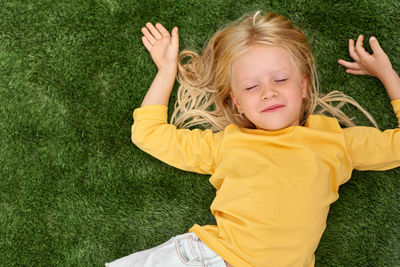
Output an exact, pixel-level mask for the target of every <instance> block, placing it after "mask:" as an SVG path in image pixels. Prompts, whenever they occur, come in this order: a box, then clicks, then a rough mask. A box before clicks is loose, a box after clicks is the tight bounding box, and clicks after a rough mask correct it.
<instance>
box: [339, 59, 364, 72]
mask: <svg viewBox="0 0 400 267" xmlns="http://www.w3.org/2000/svg"><path fill="white" fill-rule="evenodd" d="M338 63H339V64H340V65H342V66H344V67H346V68H348V69H353V70H360V66H359V65H358V63H357V62H349V61H346V60H343V59H339V60H338Z"/></svg>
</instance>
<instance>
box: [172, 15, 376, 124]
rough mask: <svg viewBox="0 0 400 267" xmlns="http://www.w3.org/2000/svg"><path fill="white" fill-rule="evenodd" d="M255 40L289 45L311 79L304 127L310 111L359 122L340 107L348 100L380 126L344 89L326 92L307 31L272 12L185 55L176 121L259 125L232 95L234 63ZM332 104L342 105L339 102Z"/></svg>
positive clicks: (230, 27)
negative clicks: (242, 111) (320, 83)
mask: <svg viewBox="0 0 400 267" xmlns="http://www.w3.org/2000/svg"><path fill="white" fill-rule="evenodd" d="M255 43H260V44H266V45H277V46H281V47H283V48H285V49H287V50H288V51H289V52H290V54H291V55H292V58H293V59H294V61H295V62H296V64H297V66H298V67H299V70H300V72H301V73H302V75H305V76H306V77H307V79H308V87H307V95H308V97H307V98H306V99H305V100H304V101H303V106H302V110H301V114H300V125H304V122H305V120H306V118H307V117H308V115H310V114H321V115H326V114H328V115H329V114H330V115H331V116H333V117H335V118H337V119H338V121H339V122H340V123H342V124H343V125H345V126H355V124H354V123H353V121H352V119H350V118H349V117H348V116H347V115H346V114H344V113H343V112H342V111H341V110H340V108H341V107H342V106H343V105H344V104H345V103H350V104H352V105H354V106H356V107H357V108H358V109H360V110H361V111H362V112H363V113H364V114H365V115H366V116H367V117H368V119H369V120H370V121H371V122H372V123H373V124H374V125H375V127H377V128H378V126H377V124H376V122H375V120H374V119H373V117H372V116H371V115H370V114H369V113H368V112H367V111H366V110H364V109H363V108H362V107H361V106H360V105H359V104H358V103H357V102H356V101H355V100H354V99H353V98H351V97H349V96H347V95H345V94H343V93H342V92H340V91H332V92H330V93H328V94H327V95H322V94H320V93H319V86H318V77H317V71H316V63H315V60H314V57H313V55H312V52H311V47H310V45H309V43H308V41H307V39H306V36H305V34H304V33H303V32H302V31H301V30H300V29H299V28H298V27H296V26H294V25H293V24H292V22H291V21H290V20H288V19H287V18H286V17H284V16H282V15H277V14H274V13H272V12H268V13H267V14H265V15H263V14H261V12H260V11H257V12H256V13H255V14H250V15H245V16H243V17H241V18H240V19H238V20H236V21H233V22H232V23H230V24H227V25H226V26H225V27H223V28H222V29H220V30H219V31H217V32H216V33H215V34H214V36H212V38H211V39H210V40H209V42H208V44H207V45H206V46H205V48H204V49H203V53H202V55H201V56H200V55H199V54H197V53H196V52H193V51H189V50H184V51H182V52H181V53H180V54H179V64H178V82H179V83H180V87H179V89H178V93H177V101H176V103H175V110H174V112H173V114H172V117H171V122H172V123H173V124H175V125H176V126H177V127H179V128H189V127H192V126H195V125H197V126H199V125H201V126H205V127H206V128H210V129H211V130H213V131H221V130H223V129H224V128H225V127H226V126H228V125H229V124H231V123H234V124H236V125H238V126H239V127H247V128H255V126H254V125H253V123H251V122H250V121H249V120H248V119H247V118H246V117H243V116H242V115H241V114H240V113H239V111H238V110H237V108H236V107H235V104H234V102H233V100H232V98H231V96H230V91H231V90H232V89H231V66H232V62H233V61H234V59H235V58H237V57H238V56H239V55H241V54H242V53H244V52H245V51H247V50H248V49H249V48H250V47H251V46H252V45H254V44H255ZM184 61H186V63H183V62H184ZM332 102H339V104H337V105H336V106H334V105H332V104H333V103H332Z"/></svg>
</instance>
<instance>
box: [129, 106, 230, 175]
mask: <svg viewBox="0 0 400 267" xmlns="http://www.w3.org/2000/svg"><path fill="white" fill-rule="evenodd" d="M167 109H168V108H167V106H164V105H148V106H144V107H141V108H137V109H135V111H134V112H133V119H134V124H133V125H132V142H133V143H134V144H135V145H136V146H138V147H139V148H140V149H142V150H143V151H145V152H147V153H149V154H150V155H152V156H154V157H155V158H157V159H159V160H161V161H163V162H165V163H167V164H169V165H171V166H174V167H176V168H179V169H182V170H186V171H192V172H198V173H203V174H212V173H213V172H214V169H215V165H216V164H215V163H216V160H217V155H218V153H219V148H220V145H221V140H222V137H223V132H218V133H214V132H213V131H211V130H200V129H194V130H189V129H177V128H176V126H175V125H173V124H168V123H167V117H168V114H167Z"/></svg>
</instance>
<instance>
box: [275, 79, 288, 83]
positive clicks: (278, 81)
mask: <svg viewBox="0 0 400 267" xmlns="http://www.w3.org/2000/svg"><path fill="white" fill-rule="evenodd" d="M284 81H287V79H280V80H275V82H277V83H281V82H284Z"/></svg>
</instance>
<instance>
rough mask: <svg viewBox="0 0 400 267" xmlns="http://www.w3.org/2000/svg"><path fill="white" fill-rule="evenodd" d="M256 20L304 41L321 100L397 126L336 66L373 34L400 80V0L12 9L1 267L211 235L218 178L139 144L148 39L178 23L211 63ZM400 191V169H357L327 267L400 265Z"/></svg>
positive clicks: (105, 255) (1, 5)
mask: <svg viewBox="0 0 400 267" xmlns="http://www.w3.org/2000/svg"><path fill="white" fill-rule="evenodd" d="M259 9H260V10H265V11H268V10H271V11H274V12H277V13H281V14H283V15H285V16H287V17H288V18H290V19H291V20H293V21H294V23H295V24H296V25H298V26H300V27H301V28H302V29H303V30H304V31H305V33H306V35H307V37H308V39H309V41H310V44H311V46H312V49H313V52H314V55H315V57H316V60H317V64H318V72H319V75H320V84H321V91H322V92H325V93H327V92H329V91H331V90H341V91H342V92H344V93H346V94H348V95H350V96H352V97H353V98H355V99H356V100H357V101H358V102H359V103H360V104H361V105H362V106H363V107H364V108H366V109H367V110H368V111H369V112H370V113H371V114H372V115H373V116H374V118H375V119H376V120H377V122H378V124H379V126H380V128H381V129H382V130H384V129H388V128H395V127H397V120H396V118H395V116H394V113H393V111H392V108H391V105H390V100H389V97H388V96H387V94H386V91H385V89H384V87H383V85H382V84H381V83H380V82H379V81H378V80H377V79H375V78H372V77H363V76H352V75H349V74H346V73H345V72H344V69H343V68H342V67H340V66H339V65H338V63H337V59H338V58H344V59H347V60H350V58H349V56H348V47H347V44H348V39H349V38H353V39H354V38H357V36H358V35H359V34H364V35H365V36H366V37H369V36H371V35H374V36H376V37H377V38H378V40H379V42H380V44H381V46H382V47H383V49H384V50H385V52H386V53H387V54H388V56H389V58H390V59H391V62H392V64H393V68H394V69H395V70H397V72H398V73H399V72H400V48H399V47H400V46H399V44H400V2H399V1H398V0H396V1H393V0H385V1H376V0H363V1H361V0H359V1H321V0H310V1H304V0H293V1H265V0H264V1H243V0H240V1H234V0H214V1H189V0H182V1H171V0H169V1H156V0H147V1H134V0H119V1H117V0H74V1H66V0H64V1H51V0H35V1H32V0H31V1H29V0H12V1H7V0H1V1H0V10H1V19H0V265H1V266H102V265H103V263H104V262H107V261H111V260H114V259H116V258H119V257H122V256H125V255H127V254H130V253H132V252H133V251H138V250H143V249H146V248H149V247H153V246H156V245H158V244H160V243H162V242H163V241H165V240H167V239H169V238H170V237H171V236H173V235H177V234H181V233H184V232H186V231H187V230H188V228H190V227H191V226H192V225H193V224H194V223H198V224H213V223H214V219H213V217H212V215H211V213H210V211H209V206H210V204H211V202H212V200H213V197H214V195H215V191H214V189H213V188H212V186H211V185H210V184H209V182H208V178H209V177H208V176H206V175H199V174H195V173H189V172H184V171H180V170H177V169H174V168H173V167H170V166H168V165H166V164H164V163H161V162H159V161H158V160H156V159H154V158H152V157H151V156H149V155H147V154H146V153H144V152H142V151H141V150H139V149H138V148H137V147H135V145H133V144H132V143H131V141H130V127H131V124H132V122H133V120H132V111H133V110H134V109H135V108H136V107H138V106H140V103H141V101H142V99H143V97H144V95H145V93H146V91H147V89H148V87H149V86H150V84H151V81H152V79H153V77H154V75H155V73H156V67H155V66H154V64H153V62H152V61H151V58H150V56H149V54H148V52H147V51H146V49H145V48H144V46H143V45H142V43H141V36H142V34H141V31H140V29H141V27H142V26H143V25H144V24H145V23H146V22H147V21H151V22H160V23H162V24H163V25H164V26H165V27H167V28H168V29H172V27H174V26H178V27H179V34H180V48H181V49H184V48H188V49H192V50H195V51H197V52H200V51H201V47H202V46H203V44H204V43H205V42H206V40H207V39H208V38H209V37H210V36H211V35H212V34H213V33H214V32H215V31H216V30H217V29H218V28H220V27H221V26H222V25H223V24H225V23H227V22H229V21H231V20H234V19H236V18H238V17H240V16H241V15H242V14H243V13H245V12H249V11H256V10H259ZM365 43H366V42H365ZM367 50H369V51H371V50H370V49H369V48H368V45H367ZM175 88H177V87H176V86H175ZM175 92H176V91H174V93H173V95H172V97H171V102H170V106H169V107H170V109H169V112H170V114H171V111H172V108H173V103H174V100H175V99H176V95H175ZM344 110H345V111H346V112H347V113H348V114H349V115H351V116H356V118H355V121H356V123H357V124H359V125H370V124H369V123H368V121H367V119H366V118H365V117H364V116H363V115H362V114H361V113H360V112H358V111H357V110H356V109H355V108H352V107H346V108H345V109H344ZM399 149H400V148H399ZM399 188H400V169H399V168H397V169H393V170H389V171H385V172H369V171H368V172H359V171H354V172H353V176H352V179H351V180H350V181H349V182H348V183H347V184H345V185H343V186H342V187H341V188H340V192H339V193H340V198H339V200H338V201H337V202H335V203H334V204H333V205H332V206H331V212H330V215H329V217H328V221H327V229H326V231H325V233H324V235H323V237H322V240H321V242H320V245H319V247H318V249H317V251H316V266H400V190H399Z"/></svg>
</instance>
